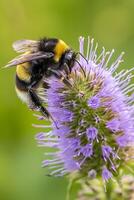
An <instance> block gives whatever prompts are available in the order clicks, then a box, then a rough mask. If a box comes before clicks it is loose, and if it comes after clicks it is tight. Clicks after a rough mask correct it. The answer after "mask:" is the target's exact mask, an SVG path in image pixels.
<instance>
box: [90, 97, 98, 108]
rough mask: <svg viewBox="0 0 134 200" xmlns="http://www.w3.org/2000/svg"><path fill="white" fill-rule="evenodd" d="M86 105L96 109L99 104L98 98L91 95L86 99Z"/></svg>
mask: <svg viewBox="0 0 134 200" xmlns="http://www.w3.org/2000/svg"><path fill="white" fill-rule="evenodd" d="M88 106H90V107H92V108H93V109H96V108H98V107H99V106H100V99H99V98H98V97H97V96H93V97H91V98H90V99H89V100H88Z"/></svg>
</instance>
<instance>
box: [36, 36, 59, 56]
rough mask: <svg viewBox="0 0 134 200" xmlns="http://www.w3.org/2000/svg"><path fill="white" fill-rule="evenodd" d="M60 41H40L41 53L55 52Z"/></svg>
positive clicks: (46, 39) (45, 39) (53, 39)
mask: <svg viewBox="0 0 134 200" xmlns="http://www.w3.org/2000/svg"><path fill="white" fill-rule="evenodd" d="M58 41H59V40H58V39H56V38H51V39H48V38H43V39H41V40H40V43H39V51H45V52H53V53H54V48H55V46H56V44H57V43H58Z"/></svg>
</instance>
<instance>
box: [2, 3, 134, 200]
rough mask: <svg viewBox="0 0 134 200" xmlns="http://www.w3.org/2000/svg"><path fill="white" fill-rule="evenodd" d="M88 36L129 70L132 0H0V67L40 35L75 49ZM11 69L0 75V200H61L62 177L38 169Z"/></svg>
mask: <svg viewBox="0 0 134 200" xmlns="http://www.w3.org/2000/svg"><path fill="white" fill-rule="evenodd" d="M80 35H83V36H87V35H90V36H91V37H94V38H95V40H96V41H98V42H99V46H100V48H101V47H102V46H105V47H106V49H108V50H110V49H112V48H115V49H116V53H115V55H118V54H119V53H120V52H121V51H125V53H126V54H125V56H124V60H125V62H124V64H123V66H124V67H126V68H127V67H128V68H129V67H131V66H134V1H133V0H127V1H126V0H96V1H94V0H92V1H91V0H67V1H64V0H56V1H54V0H0V66H1V67H2V66H4V65H5V64H6V63H7V62H8V61H9V60H10V59H12V58H13V57H14V56H16V53H15V52H14V51H13V49H12V47H11V45H12V42H13V41H15V40H18V39H24V38H25V39H26V38H28V39H38V38H40V37H43V36H49V37H57V38H62V39H63V40H65V41H66V42H67V43H68V44H70V46H72V48H74V49H75V50H76V51H77V50H78V37H79V36H80ZM14 75H15V68H12V69H6V70H0V200H18V199H19V200H24V199H25V200H30V199H32V200H37V199H39V200H64V199H65V193H66V187H67V181H66V179H65V178H53V177H47V176H46V174H47V170H46V169H43V168H41V161H42V160H43V158H44V155H43V153H44V149H41V148H38V147H37V144H36V141H35V134H36V133H37V132H38V131H40V130H38V129H35V128H33V127H32V123H39V122H37V121H36V120H35V117H34V116H33V113H32V112H31V111H29V110H28V109H27V107H26V106H25V105H24V104H22V103H21V102H20V100H19V99H18V98H17V96H16V94H15V91H14Z"/></svg>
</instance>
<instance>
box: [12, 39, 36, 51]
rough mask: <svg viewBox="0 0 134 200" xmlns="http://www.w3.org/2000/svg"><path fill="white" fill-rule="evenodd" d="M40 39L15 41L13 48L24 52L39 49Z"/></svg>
mask: <svg viewBox="0 0 134 200" xmlns="http://www.w3.org/2000/svg"><path fill="white" fill-rule="evenodd" d="M38 45H39V41H36V40H18V41H15V42H14V43H13V45H12V46H13V49H14V50H15V51H16V52H19V53H22V52H27V51H33V52H35V51H37V50H38Z"/></svg>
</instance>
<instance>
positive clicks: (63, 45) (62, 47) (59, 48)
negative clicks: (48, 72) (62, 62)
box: [54, 40, 69, 62]
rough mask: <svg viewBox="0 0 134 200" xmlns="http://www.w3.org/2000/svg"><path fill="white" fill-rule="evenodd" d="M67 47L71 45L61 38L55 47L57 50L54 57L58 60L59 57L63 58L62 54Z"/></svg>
mask: <svg viewBox="0 0 134 200" xmlns="http://www.w3.org/2000/svg"><path fill="white" fill-rule="evenodd" d="M67 49H69V46H68V45H67V44H66V43H65V42H64V41H63V40H59V41H58V43H57V44H56V47H55V49H54V52H55V57H54V59H55V60H56V61H57V62H58V61H59V59H60V58H61V56H62V54H63V53H64V52H65V51H66V50H67Z"/></svg>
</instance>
